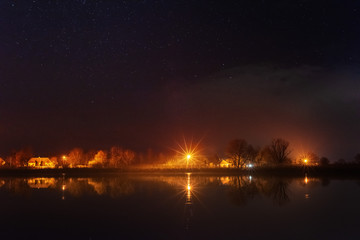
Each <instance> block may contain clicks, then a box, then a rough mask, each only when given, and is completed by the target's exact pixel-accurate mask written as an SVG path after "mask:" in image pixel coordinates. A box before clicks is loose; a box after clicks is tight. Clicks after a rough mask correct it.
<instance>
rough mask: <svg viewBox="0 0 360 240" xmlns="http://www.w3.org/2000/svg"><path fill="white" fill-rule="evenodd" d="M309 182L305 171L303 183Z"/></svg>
mask: <svg viewBox="0 0 360 240" xmlns="http://www.w3.org/2000/svg"><path fill="white" fill-rule="evenodd" d="M308 182H309V179H308V177H307V174H306V173H305V179H304V183H305V184H307V183H308Z"/></svg>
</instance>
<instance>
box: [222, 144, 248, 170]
mask: <svg viewBox="0 0 360 240" xmlns="http://www.w3.org/2000/svg"><path fill="white" fill-rule="evenodd" d="M247 148H248V143H247V142H246V141H245V140H244V139H234V140H231V141H230V142H229V144H228V146H227V149H226V155H227V156H228V157H229V158H230V159H231V161H232V163H233V164H234V166H235V167H237V168H242V167H243V166H244V165H245V164H246V161H247V158H246V152H247Z"/></svg>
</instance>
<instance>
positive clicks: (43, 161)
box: [28, 157, 55, 168]
mask: <svg viewBox="0 0 360 240" xmlns="http://www.w3.org/2000/svg"><path fill="white" fill-rule="evenodd" d="M28 166H29V167H34V168H54V167H55V163H54V162H52V161H51V160H50V159H49V158H43V157H38V158H31V159H30V160H29V161H28Z"/></svg>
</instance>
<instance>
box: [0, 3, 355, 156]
mask: <svg viewBox="0 0 360 240" xmlns="http://www.w3.org/2000/svg"><path fill="white" fill-rule="evenodd" d="M359 11H360V3H356V2H350V1H346V2H344V1H317V2H312V1H300V0H298V1H291V2H289V1H285V0H283V1H275V2H271V3H270V2H265V1H241V2H240V1H229V2H226V3H221V2H218V1H202V0H200V1H172V2H167V1H121V2H120V1H116V2H110V1H109V2H107V1H100V0H97V1H16V2H14V1H2V2H1V3H0V16H2V17H1V19H2V20H1V21H0V31H1V32H2V36H1V37H0V52H1V53H0V136H1V140H0V156H4V155H6V154H8V153H9V152H10V151H11V150H13V149H20V148H22V147H26V146H32V147H33V149H34V152H35V153H36V154H39V155H41V154H43V155H49V154H52V155H56V154H61V153H64V152H67V151H69V150H70V149H72V148H74V147H82V148H84V149H95V150H96V149H104V148H109V147H111V146H113V145H122V146H124V147H128V148H131V149H134V150H135V151H146V149H148V148H153V149H155V150H156V151H168V149H169V148H171V147H174V146H175V142H176V141H181V140H182V139H181V138H182V137H183V136H184V137H185V138H187V139H191V138H194V139H195V140H199V139H203V145H204V148H205V149H204V151H205V152H206V153H207V154H210V155H211V154H215V153H219V154H221V153H223V152H224V150H225V147H226V144H227V143H228V142H229V141H230V140H232V139H234V138H244V139H246V140H247V141H248V142H249V143H251V144H253V145H255V146H264V145H266V144H268V143H269V142H270V141H271V139H273V138H276V137H281V138H284V139H286V140H288V141H289V142H290V145H291V146H290V148H292V149H293V150H294V154H295V155H296V154H297V153H298V152H301V151H305V152H308V151H312V152H315V153H317V154H318V155H319V156H326V157H329V159H330V160H331V161H335V160H337V159H339V158H345V159H346V160H348V161H352V160H353V156H354V155H355V154H357V153H359V152H360V135H359V133H360V125H359V121H360V111H359V107H360V82H359V79H360V71H359V63H360V58H359V50H360V49H359V45H358V42H360V29H359V27H358V26H359V24H360V14H359Z"/></svg>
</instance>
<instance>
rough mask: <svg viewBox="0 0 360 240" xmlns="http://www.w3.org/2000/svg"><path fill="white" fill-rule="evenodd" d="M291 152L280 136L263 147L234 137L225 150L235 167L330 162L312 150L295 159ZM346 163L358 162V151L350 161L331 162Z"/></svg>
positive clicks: (359, 159) (359, 158)
mask: <svg viewBox="0 0 360 240" xmlns="http://www.w3.org/2000/svg"><path fill="white" fill-rule="evenodd" d="M291 153H292V150H291V149H290V143H289V141H287V140H285V139H282V138H275V139H273V140H272V141H271V143H270V144H269V145H267V146H265V147H263V148H259V147H253V146H252V145H251V144H249V143H248V142H247V141H246V140H245V139H234V140H231V141H230V142H229V143H228V145H227V148H226V151H225V155H226V157H227V160H228V161H230V162H231V163H232V165H233V166H234V167H237V168H243V167H244V166H246V165H248V164H255V165H257V166H263V165H286V164H302V165H320V166H326V165H329V164H330V161H329V159H328V158H327V157H321V158H320V157H319V156H318V155H317V154H316V153H313V152H308V153H305V154H303V155H300V156H298V157H297V158H295V159H292V158H291ZM347 163H349V164H360V153H358V154H356V155H355V157H354V160H353V161H351V162H346V161H345V160H344V159H339V160H337V161H335V162H334V163H333V164H335V165H343V164H347Z"/></svg>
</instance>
